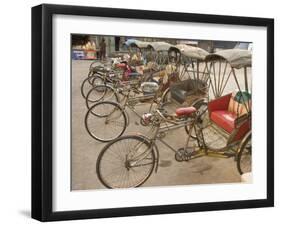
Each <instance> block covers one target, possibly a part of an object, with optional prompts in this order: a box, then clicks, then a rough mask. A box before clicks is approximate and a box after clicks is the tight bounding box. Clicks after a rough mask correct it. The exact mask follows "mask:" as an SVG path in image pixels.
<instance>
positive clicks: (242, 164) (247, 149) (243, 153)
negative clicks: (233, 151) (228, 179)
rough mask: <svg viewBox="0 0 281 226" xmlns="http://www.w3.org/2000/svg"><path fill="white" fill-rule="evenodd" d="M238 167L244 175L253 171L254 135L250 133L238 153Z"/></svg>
mask: <svg viewBox="0 0 281 226" xmlns="http://www.w3.org/2000/svg"><path fill="white" fill-rule="evenodd" d="M237 169H238V172H239V173H240V174H241V175H242V174H244V173H249V172H251V171H252V136H251V135H249V136H248V137H247V138H246V139H245V140H244V141H243V143H242V145H241V148H240V149H239V152H238V155H237Z"/></svg>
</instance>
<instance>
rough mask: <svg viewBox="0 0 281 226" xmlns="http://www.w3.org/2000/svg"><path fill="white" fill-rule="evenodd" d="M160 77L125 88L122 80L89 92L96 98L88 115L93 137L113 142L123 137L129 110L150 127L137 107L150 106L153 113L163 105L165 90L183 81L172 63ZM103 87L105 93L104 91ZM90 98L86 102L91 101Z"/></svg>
mask: <svg viewBox="0 0 281 226" xmlns="http://www.w3.org/2000/svg"><path fill="white" fill-rule="evenodd" d="M158 77H159V79H157V80H154V79H156V76H155V75H153V74H152V75H151V81H142V80H135V81H134V82H135V83H132V82H130V83H127V84H125V85H124V81H120V80H119V81H117V83H115V86H114V87H112V86H109V85H101V86H95V87H94V88H93V89H92V90H91V91H90V92H89V93H88V96H89V95H91V96H93V97H91V99H90V100H91V101H87V102H86V106H87V107H88V112H87V113H86V116H85V128H86V130H87V132H88V133H89V135H90V136H91V137H93V138H94V139H96V140H98V141H101V142H109V141H111V140H114V139H116V138H118V137H120V136H121V135H122V134H123V133H124V131H125V129H126V128H127V126H128V125H129V116H128V114H127V109H130V110H131V111H132V112H134V113H135V114H136V115H137V116H138V117H139V119H140V123H141V124H142V125H144V126H146V125H147V124H146V123H145V121H144V120H143V118H142V115H140V114H139V113H138V112H137V111H136V110H135V107H136V105H139V104H143V103H149V104H150V107H149V112H150V111H151V110H152V109H153V107H156V108H157V107H158V106H159V105H161V103H162V101H163V98H162V95H163V93H164V92H165V89H167V87H168V86H169V85H170V84H173V83H174V82H177V81H179V79H178V74H176V73H175V72H174V71H173V66H172V65H170V64H168V65H166V69H165V70H162V71H161V74H158ZM102 87H103V88H102ZM100 88H102V90H104V91H105V92H104V93H102V92H100V91H99V90H100ZM100 94H101V95H100ZM88 96H87V98H86V100H89V98H88ZM93 99H94V100H95V103H93ZM155 105H156V106H155ZM101 128H102V129H101Z"/></svg>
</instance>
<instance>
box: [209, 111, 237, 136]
mask: <svg viewBox="0 0 281 226" xmlns="http://www.w3.org/2000/svg"><path fill="white" fill-rule="evenodd" d="M236 118H237V116H236V114H234V113H232V112H230V111H224V110H220V111H213V112H212V113H211V120H212V121H213V122H214V123H216V124H217V125H218V126H219V127H221V128H223V129H224V130H225V131H227V132H228V133H231V132H232V131H233V129H234V128H235V119H236Z"/></svg>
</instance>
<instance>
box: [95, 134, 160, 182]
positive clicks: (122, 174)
mask: <svg viewBox="0 0 281 226" xmlns="http://www.w3.org/2000/svg"><path fill="white" fill-rule="evenodd" d="M154 165H155V154H154V152H153V149H152V147H151V145H150V143H149V142H148V140H147V139H145V138H144V137H142V136H123V137H120V138H118V139H116V140H114V141H112V142H110V143H109V144H107V145H106V146H105V147H104V148H103V149H102V151H101V152H100V154H99V157H98V159H97V164H96V172H97V175H98V178H99V180H100V181H101V183H102V184H103V185H104V186H105V187H107V188H131V187H138V186H141V185H142V184H143V183H144V182H145V181H146V180H147V179H148V178H149V177H150V175H151V173H152V171H153V168H154Z"/></svg>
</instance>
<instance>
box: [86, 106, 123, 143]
mask: <svg viewBox="0 0 281 226" xmlns="http://www.w3.org/2000/svg"><path fill="white" fill-rule="evenodd" d="M126 126H127V118H126V114H125V112H124V110H123V109H122V108H121V107H120V105H119V104H117V103H115V102H108V101H104V102H99V103H96V104H95V105H93V106H92V107H91V108H90V109H89V110H88V112H87V114H86V116H85V127H86V130H87V132H88V133H89V135H90V136H91V137H93V138H94V139H96V140H98V141H102V142H108V141H111V140H114V139H116V138H118V137H120V136H121V135H122V134H123V133H124V131H125V129H126Z"/></svg>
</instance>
